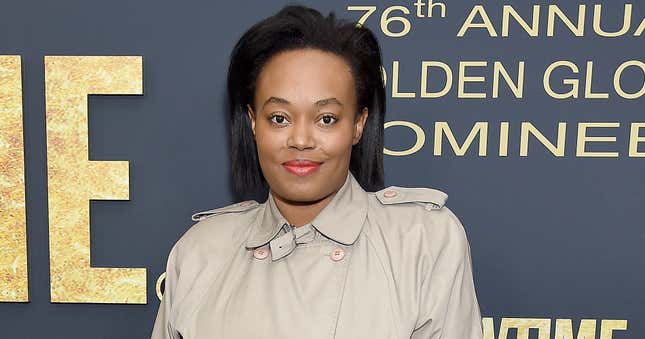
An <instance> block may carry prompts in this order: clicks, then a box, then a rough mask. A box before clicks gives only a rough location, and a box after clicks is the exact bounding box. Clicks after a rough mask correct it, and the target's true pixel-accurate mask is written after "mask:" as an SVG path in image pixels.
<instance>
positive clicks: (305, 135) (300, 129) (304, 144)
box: [287, 122, 315, 150]
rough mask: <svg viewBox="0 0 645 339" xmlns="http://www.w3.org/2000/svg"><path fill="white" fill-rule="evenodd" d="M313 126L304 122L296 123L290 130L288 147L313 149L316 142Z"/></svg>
mask: <svg viewBox="0 0 645 339" xmlns="http://www.w3.org/2000/svg"><path fill="white" fill-rule="evenodd" d="M312 129H313V126H310V125H308V124H306V123H304V122H299V123H294V124H293V125H292V127H291V128H290V134H289V138H288V139H287V146H289V147H290V148H291V147H293V148H296V149H298V150H304V149H307V148H313V147H314V146H315V140H314V137H313V131H312Z"/></svg>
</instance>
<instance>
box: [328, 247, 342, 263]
mask: <svg viewBox="0 0 645 339" xmlns="http://www.w3.org/2000/svg"><path fill="white" fill-rule="evenodd" d="M344 257H345V250H344V249H342V248H340V247H338V248H334V250H333V251H331V260H333V261H341V260H343V258H344Z"/></svg>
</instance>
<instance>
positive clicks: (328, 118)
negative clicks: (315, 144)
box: [320, 114, 338, 126]
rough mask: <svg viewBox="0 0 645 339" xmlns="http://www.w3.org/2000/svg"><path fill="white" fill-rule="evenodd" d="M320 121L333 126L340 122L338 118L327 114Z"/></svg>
mask: <svg viewBox="0 0 645 339" xmlns="http://www.w3.org/2000/svg"><path fill="white" fill-rule="evenodd" d="M320 120H321V121H322V122H323V125H326V126H331V125H333V124H335V123H336V121H338V118H336V117H335V116H333V115H331V114H326V115H323V116H322V118H320Z"/></svg>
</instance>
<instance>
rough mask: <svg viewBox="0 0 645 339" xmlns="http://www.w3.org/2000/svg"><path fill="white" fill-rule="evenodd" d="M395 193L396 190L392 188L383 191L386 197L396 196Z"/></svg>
mask: <svg viewBox="0 0 645 339" xmlns="http://www.w3.org/2000/svg"><path fill="white" fill-rule="evenodd" d="M397 194H398V193H397V192H396V191H394V190H387V191H385V192H383V196H384V197H386V198H393V197H396V195H397Z"/></svg>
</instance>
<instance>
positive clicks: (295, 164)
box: [282, 160, 322, 177]
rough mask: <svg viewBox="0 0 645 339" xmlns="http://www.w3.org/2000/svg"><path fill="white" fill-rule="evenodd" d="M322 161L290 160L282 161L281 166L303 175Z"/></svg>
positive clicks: (315, 168) (316, 168)
mask: <svg viewBox="0 0 645 339" xmlns="http://www.w3.org/2000/svg"><path fill="white" fill-rule="evenodd" d="M321 164H322V163H321V162H317V161H311V160H290V161H286V162H284V163H282V166H283V167H284V168H285V169H286V170H287V171H289V172H291V173H293V174H295V175H297V176H300V177H303V176H307V175H309V174H311V173H313V172H315V171H316V170H318V168H319V167H320V165H321Z"/></svg>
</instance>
